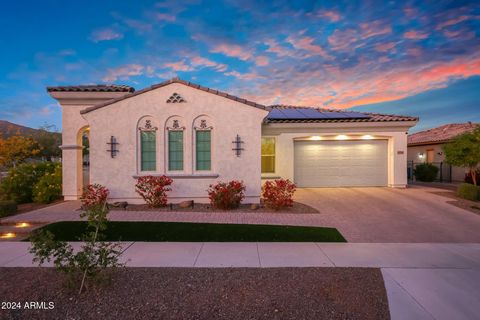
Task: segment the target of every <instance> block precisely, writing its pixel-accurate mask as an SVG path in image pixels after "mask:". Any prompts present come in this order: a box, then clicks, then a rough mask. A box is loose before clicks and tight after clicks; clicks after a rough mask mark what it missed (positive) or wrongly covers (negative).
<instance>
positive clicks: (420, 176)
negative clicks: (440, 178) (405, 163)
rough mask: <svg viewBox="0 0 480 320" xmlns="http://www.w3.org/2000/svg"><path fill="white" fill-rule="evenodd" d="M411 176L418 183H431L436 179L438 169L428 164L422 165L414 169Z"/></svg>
mask: <svg viewBox="0 0 480 320" xmlns="http://www.w3.org/2000/svg"><path fill="white" fill-rule="evenodd" d="M413 174H414V175H415V179H417V180H418V181H424V182H432V181H434V180H435V179H436V178H437V174H438V168H437V167H435V166H434V165H433V164H430V163H422V164H419V165H417V166H416V167H415V169H414V170H413Z"/></svg>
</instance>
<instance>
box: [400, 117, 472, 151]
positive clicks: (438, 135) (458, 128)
mask: <svg viewBox="0 0 480 320" xmlns="http://www.w3.org/2000/svg"><path fill="white" fill-rule="evenodd" d="M479 125H480V124H479V123H471V122H467V123H451V124H446V125H443V126H440V127H437V128H433V129H429V130H425V131H420V132H417V133H413V134H411V135H409V136H408V145H409V146H414V145H422V144H437V143H445V142H449V141H451V140H452V139H454V138H455V137H457V136H459V135H461V134H463V133H466V132H470V131H473V130H474V129H475V128H476V127H478V126H479Z"/></svg>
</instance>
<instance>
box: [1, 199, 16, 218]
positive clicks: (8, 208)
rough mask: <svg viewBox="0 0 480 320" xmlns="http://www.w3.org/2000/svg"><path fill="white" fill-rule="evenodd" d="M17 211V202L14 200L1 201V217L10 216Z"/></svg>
mask: <svg viewBox="0 0 480 320" xmlns="http://www.w3.org/2000/svg"><path fill="white" fill-rule="evenodd" d="M15 211H17V204H16V203H15V201H12V200H4V201H0V218H3V217H7V216H10V215H12V214H14V213H15Z"/></svg>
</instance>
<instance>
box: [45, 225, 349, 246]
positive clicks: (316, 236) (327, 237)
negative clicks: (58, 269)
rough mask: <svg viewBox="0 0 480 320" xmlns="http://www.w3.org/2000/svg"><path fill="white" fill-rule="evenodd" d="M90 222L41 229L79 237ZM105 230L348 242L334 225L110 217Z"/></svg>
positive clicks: (111, 233) (190, 238) (169, 237)
mask: <svg viewBox="0 0 480 320" xmlns="http://www.w3.org/2000/svg"><path fill="white" fill-rule="evenodd" d="M87 226H88V225H87V222H85V221H62V222H56V223H52V224H49V225H46V226H45V227H42V228H41V229H40V230H42V229H43V230H48V231H50V232H51V233H53V234H54V235H55V238H56V239H58V240H63V241H78V240H79V239H80V238H81V235H82V234H84V233H85V231H86V230H87ZM102 233H103V234H104V235H105V239H103V240H105V241H176V242H212V241H213V242H257V241H259V242H260V241H262V242H265V241H266V242H276V241H280V242H346V240H345V238H344V237H343V236H342V235H341V234H340V232H339V231H338V230H337V229H335V228H323V227H301V226H283V225H255V224H231V223H227V224H221V223H191V222H152V221H147V222H143V221H142V222H140V221H109V222H108V223H107V229H106V230H105V231H104V232H102Z"/></svg>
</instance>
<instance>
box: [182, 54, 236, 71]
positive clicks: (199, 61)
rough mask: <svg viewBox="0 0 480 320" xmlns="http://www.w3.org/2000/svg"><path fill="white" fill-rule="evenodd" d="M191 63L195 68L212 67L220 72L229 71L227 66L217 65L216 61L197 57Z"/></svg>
mask: <svg viewBox="0 0 480 320" xmlns="http://www.w3.org/2000/svg"><path fill="white" fill-rule="evenodd" d="M190 62H191V64H192V65H193V66H199V67H210V68H213V69H215V70H217V71H220V72H224V71H225V70H227V65H226V64H223V63H217V62H215V61H212V60H210V59H207V58H203V57H198V56H195V57H193V58H191V59H190Z"/></svg>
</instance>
